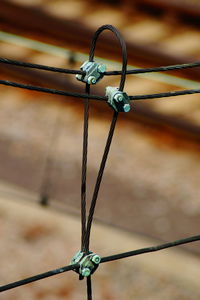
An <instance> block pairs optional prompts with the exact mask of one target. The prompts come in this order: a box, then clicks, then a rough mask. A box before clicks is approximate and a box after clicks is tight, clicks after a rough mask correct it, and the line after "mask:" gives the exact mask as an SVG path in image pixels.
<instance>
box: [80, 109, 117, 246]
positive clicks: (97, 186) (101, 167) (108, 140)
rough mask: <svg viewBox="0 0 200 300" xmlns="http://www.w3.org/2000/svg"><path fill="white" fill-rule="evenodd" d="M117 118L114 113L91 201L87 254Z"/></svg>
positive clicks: (87, 231)
mask: <svg viewBox="0 0 200 300" xmlns="http://www.w3.org/2000/svg"><path fill="white" fill-rule="evenodd" d="M117 118H118V113H117V112H114V114H113V118H112V123H111V126H110V130H109V133H108V138H107V142H106V146H105V150H104V153H103V157H102V161H101V164H100V168H99V172H98V175H97V180H96V184H95V188H94V193H93V197H92V201H91V206H90V210H89V216H88V221H87V230H86V235H85V242H84V244H85V251H86V252H88V251H89V243H90V233H91V227H92V221H93V216H94V211H95V207H96V202H97V198H98V193H99V189H100V185H101V181H102V177H103V173H104V169H105V166H106V161H107V158H108V153H109V150H110V146H111V143H112V138H113V134H114V131H115V126H116V122H117Z"/></svg>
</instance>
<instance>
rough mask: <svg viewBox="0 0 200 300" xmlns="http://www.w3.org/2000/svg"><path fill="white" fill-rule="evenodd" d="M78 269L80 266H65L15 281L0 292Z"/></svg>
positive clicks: (3, 287)
mask: <svg viewBox="0 0 200 300" xmlns="http://www.w3.org/2000/svg"><path fill="white" fill-rule="evenodd" d="M78 267H79V264H74V265H69V266H64V267H62V268H59V269H55V270H51V271H48V272H45V273H41V274H37V275H35V276H31V277H28V278H25V279H22V280H19V281H15V282H12V283H9V284H6V285H3V286H0V292H4V291H7V290H11V289H14V288H16V287H19V286H22V285H25V284H28V283H31V282H35V281H37V280H41V279H44V278H47V277H50V276H54V275H57V274H61V273H64V272H67V271H71V270H75V269H77V268H78Z"/></svg>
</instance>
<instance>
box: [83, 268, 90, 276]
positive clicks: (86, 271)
mask: <svg viewBox="0 0 200 300" xmlns="http://www.w3.org/2000/svg"><path fill="white" fill-rule="evenodd" d="M90 274H91V271H90V269H89V268H83V269H82V270H81V275H82V276H83V277H88V276H90Z"/></svg>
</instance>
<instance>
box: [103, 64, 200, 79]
mask: <svg viewBox="0 0 200 300" xmlns="http://www.w3.org/2000/svg"><path fill="white" fill-rule="evenodd" d="M197 67H200V62H194V63H188V64H179V65H170V66H161V67H155V68H138V69H133V70H127V71H126V74H127V75H130V74H142V73H154V72H166V71H173V70H183V69H189V68H197ZM121 74H122V72H121V71H107V72H104V75H108V76H110V75H121Z"/></svg>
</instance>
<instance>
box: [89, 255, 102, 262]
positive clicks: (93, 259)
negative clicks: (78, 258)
mask: <svg viewBox="0 0 200 300" xmlns="http://www.w3.org/2000/svg"><path fill="white" fill-rule="evenodd" d="M91 260H92V262H93V263H95V264H99V263H100V261H101V257H100V256H99V255H97V254H94V255H93V256H92V259H91Z"/></svg>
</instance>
